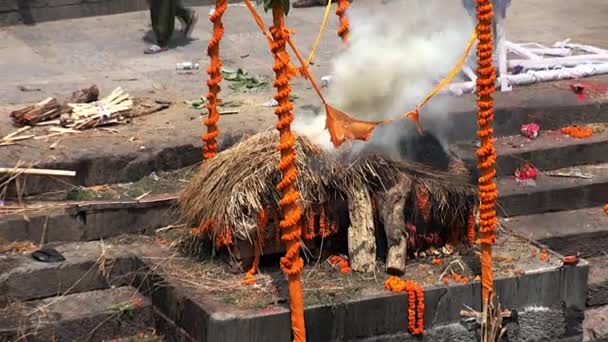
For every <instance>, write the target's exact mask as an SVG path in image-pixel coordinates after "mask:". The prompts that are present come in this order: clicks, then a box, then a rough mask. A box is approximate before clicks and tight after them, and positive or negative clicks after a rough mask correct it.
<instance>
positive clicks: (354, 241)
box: [348, 189, 376, 272]
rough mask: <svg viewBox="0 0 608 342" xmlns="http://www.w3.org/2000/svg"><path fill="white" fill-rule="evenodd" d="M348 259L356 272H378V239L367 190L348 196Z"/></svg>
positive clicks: (360, 190) (356, 191) (357, 191)
mask: <svg viewBox="0 0 608 342" xmlns="http://www.w3.org/2000/svg"><path fill="white" fill-rule="evenodd" d="M348 212H349V216H350V227H348V259H349V261H350V267H351V268H352V269H353V271H355V272H374V271H375V270H376V238H375V235H374V212H373V209H372V199H371V197H370V195H369V192H368V191H367V189H359V190H355V191H354V193H351V194H349V196H348Z"/></svg>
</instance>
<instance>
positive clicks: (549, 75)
mask: <svg viewBox="0 0 608 342" xmlns="http://www.w3.org/2000/svg"><path fill="white" fill-rule="evenodd" d="M600 74H608V63H604V64H594V65H579V66H576V67H573V68H563V69H559V70H539V71H533V70H529V71H528V72H526V73H522V74H518V75H505V76H501V77H500V78H503V77H504V78H505V79H506V80H507V81H508V82H509V84H510V85H525V84H533V83H538V82H548V81H559V80H567V79H574V78H583V77H588V76H592V75H600ZM474 90H475V82H459V83H452V84H450V85H448V87H447V88H444V89H443V90H442V91H441V92H442V93H446V92H450V93H452V94H454V95H460V94H463V93H471V92H473V91H474Z"/></svg>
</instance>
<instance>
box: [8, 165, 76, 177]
mask: <svg viewBox="0 0 608 342" xmlns="http://www.w3.org/2000/svg"><path fill="white" fill-rule="evenodd" d="M0 174H24V175H39V176H66V177H75V176H76V171H66V170H51V169H30V168H19V167H16V168H9V167H0Z"/></svg>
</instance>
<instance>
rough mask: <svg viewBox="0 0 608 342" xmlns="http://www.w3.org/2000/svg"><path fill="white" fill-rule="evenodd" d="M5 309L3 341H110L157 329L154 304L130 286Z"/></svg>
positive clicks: (1, 324) (0, 328) (1, 321)
mask: <svg viewBox="0 0 608 342" xmlns="http://www.w3.org/2000/svg"><path fill="white" fill-rule="evenodd" d="M4 309H6V310H2V313H1V314H0V340H2V341H16V340H20V339H23V340H26V341H107V340H109V339H114V338H116V337H120V336H126V335H134V334H137V333H138V332H139V331H142V330H145V329H146V328H148V327H151V326H153V325H154V316H153V310H152V306H151V303H150V301H149V300H148V299H147V298H146V297H144V296H142V295H141V294H140V293H139V292H138V291H137V290H136V289H135V288H133V287H130V286H123V287H117V288H112V289H107V290H96V291H89V292H81V293H76V294H69V295H64V296H59V297H50V298H45V299H40V300H33V301H25V302H12V303H7V306H6V307H5V308H4Z"/></svg>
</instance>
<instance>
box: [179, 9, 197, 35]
mask: <svg viewBox="0 0 608 342" xmlns="http://www.w3.org/2000/svg"><path fill="white" fill-rule="evenodd" d="M175 16H176V17H177V18H178V19H179V21H180V22H181V23H182V30H183V31H184V36H185V37H186V38H190V35H191V34H192V30H193V29H194V25H196V22H197V21H198V16H197V14H196V12H195V11H194V10H192V9H189V8H186V7H184V4H183V3H182V1H181V0H176V3H175Z"/></svg>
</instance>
